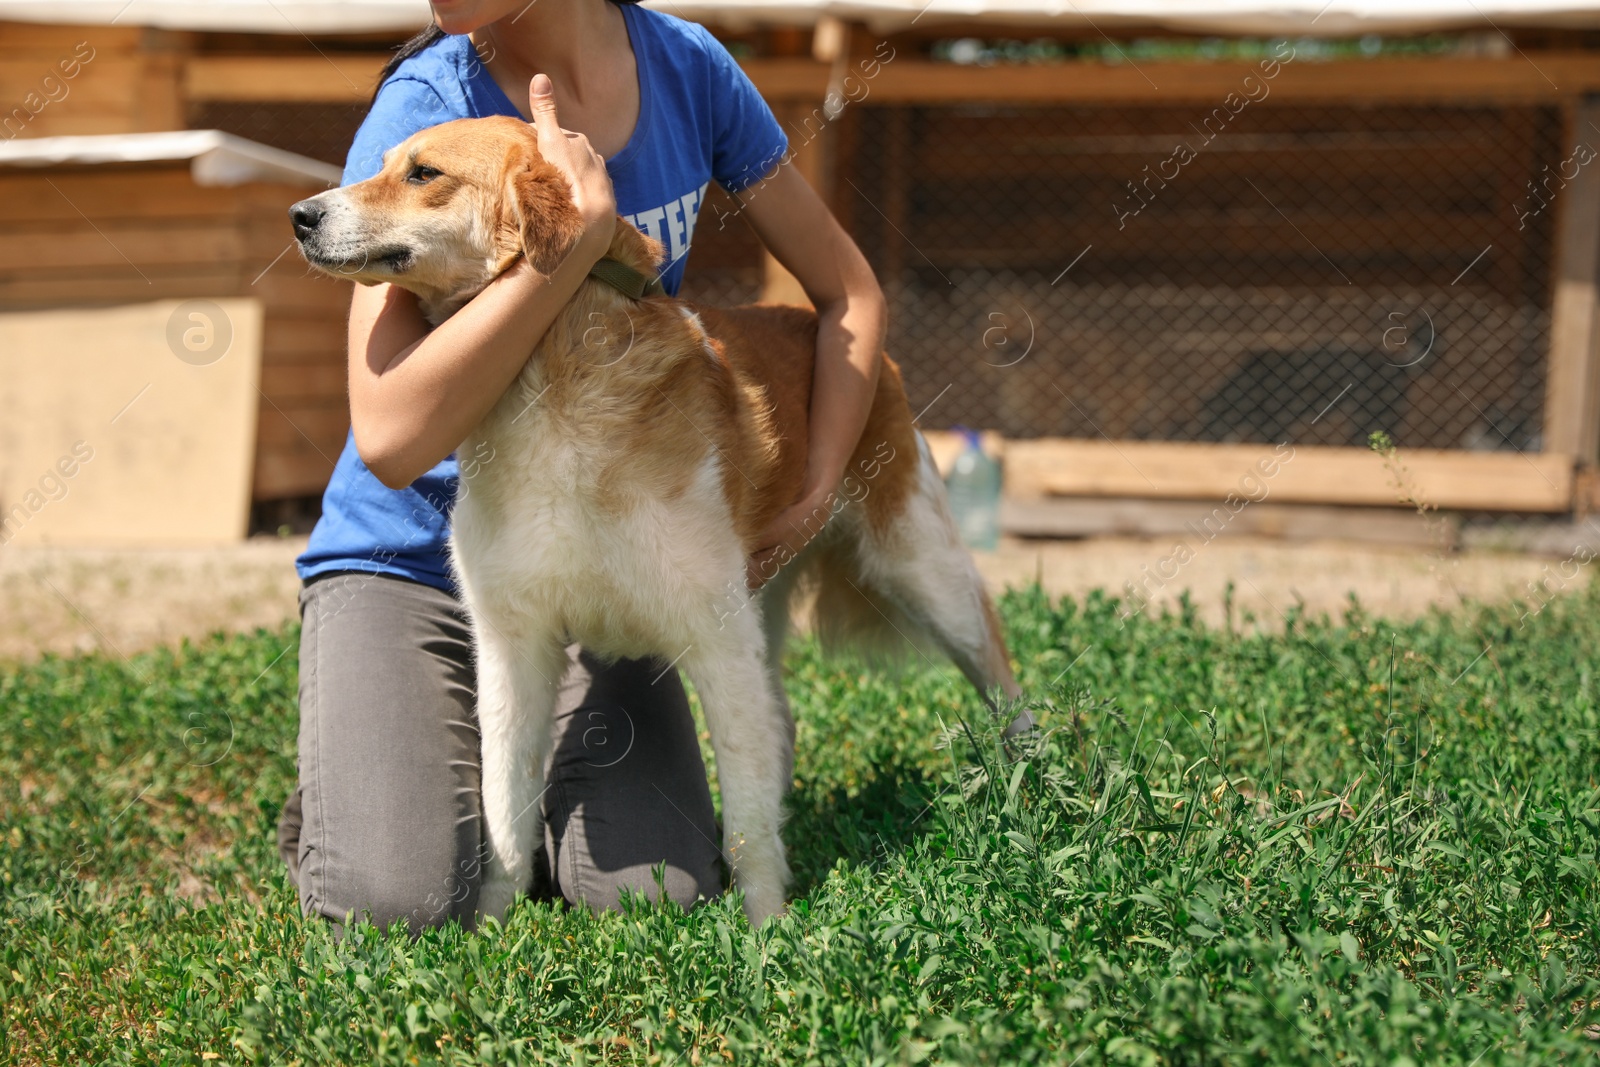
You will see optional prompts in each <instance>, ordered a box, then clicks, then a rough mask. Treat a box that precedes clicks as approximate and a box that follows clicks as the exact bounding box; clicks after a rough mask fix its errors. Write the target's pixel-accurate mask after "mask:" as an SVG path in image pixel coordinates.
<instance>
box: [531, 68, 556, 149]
mask: <svg viewBox="0 0 1600 1067" xmlns="http://www.w3.org/2000/svg"><path fill="white" fill-rule="evenodd" d="M528 110H529V112H531V113H532V114H533V128H534V129H536V130H538V131H539V142H540V144H541V145H543V144H546V143H548V142H550V141H559V140H561V137H560V135H561V134H562V133H564V132H565V131H563V130H562V129H561V123H559V122H557V121H556V87H555V86H554V85H552V84H551V82H550V75H548V74H535V75H534V76H533V81H531V82H529V83H528Z"/></svg>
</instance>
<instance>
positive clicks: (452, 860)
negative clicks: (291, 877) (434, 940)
mask: <svg viewBox="0 0 1600 1067" xmlns="http://www.w3.org/2000/svg"><path fill="white" fill-rule="evenodd" d="M404 860H405V862H403V863H352V864H346V865H341V867H340V868H339V869H338V870H332V871H330V870H327V869H326V866H325V865H318V864H315V863H308V862H304V861H303V862H302V866H301V872H302V877H301V885H300V906H301V909H302V911H303V912H304V913H305V914H307V915H320V916H321V917H323V918H325V919H328V920H329V921H331V922H334V923H336V924H344V923H348V922H359V921H362V920H366V921H369V922H371V923H372V924H373V925H374V926H378V927H381V928H387V927H389V926H391V925H393V924H394V923H396V922H404V923H405V924H406V926H407V927H408V928H409V929H410V931H411V933H412V934H413V935H415V934H419V933H421V932H422V931H423V930H426V929H428V928H430V927H436V926H444V925H446V924H448V923H450V922H452V921H455V922H459V923H461V924H462V925H463V926H466V927H467V928H469V929H470V928H471V927H472V926H473V919H474V915H475V912H476V907H477V898H478V881H479V877H480V874H481V871H480V867H481V864H480V862H479V860H478V857H477V856H475V855H474V856H470V857H457V856H454V855H438V854H436V855H432V856H428V855H420V854H417V853H410V854H408V855H406V856H405V857H404Z"/></svg>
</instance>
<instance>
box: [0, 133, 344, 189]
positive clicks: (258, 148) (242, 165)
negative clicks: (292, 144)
mask: <svg viewBox="0 0 1600 1067" xmlns="http://www.w3.org/2000/svg"><path fill="white" fill-rule="evenodd" d="M184 159H186V160H189V170H190V173H191V174H193V175H194V180H195V183H196V184H198V185H243V184H244V183H245V182H288V183H290V184H292V185H307V186H318V187H322V186H329V185H337V184H339V177H340V171H339V168H338V167H335V166H332V165H330V164H327V163H321V162H318V161H317V160H315V159H308V158H306V157H305V156H300V155H295V154H294V153H293V152H285V151H284V150H283V149H281V148H272V147H270V146H268V145H264V144H257V143H256V142H254V141H247V140H245V139H244V138H243V137H235V136H234V135H233V134H231V133H223V132H222V131H221V130H179V131H177V132H174V133H112V134H103V135H100V136H93V137H29V138H20V137H19V138H17V139H16V140H12V141H3V142H0V167H50V166H61V165H64V164H99V163H152V162H158V161H161V160H184Z"/></svg>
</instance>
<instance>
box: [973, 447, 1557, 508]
mask: <svg viewBox="0 0 1600 1067" xmlns="http://www.w3.org/2000/svg"><path fill="white" fill-rule="evenodd" d="M1278 447H1279V446H1274V445H1212V444H1189V443H1175V442H1154V441H1085V440H1067V439H1063V438H1041V439H1037V440H1025V441H1023V440H1019V441H1008V442H1006V448H1005V485H1006V493H1007V495H1008V496H1012V497H1017V498H1022V499H1026V498H1029V497H1033V498H1038V497H1051V496H1055V497H1144V498H1150V499H1161V500H1209V501H1213V502H1215V503H1217V504H1219V505H1220V504H1221V503H1222V502H1223V501H1225V500H1227V498H1228V496H1229V494H1234V495H1235V496H1236V498H1237V499H1241V500H1243V499H1251V498H1255V499H1257V502H1262V501H1265V500H1267V499H1270V500H1272V501H1273V502H1274V503H1279V504H1351V505H1365V506H1391V507H1392V506H1395V505H1403V504H1405V503H1407V502H1408V498H1411V499H1419V500H1421V501H1422V502H1423V503H1426V504H1430V505H1433V506H1436V507H1441V508H1461V509H1470V510H1485V511H1537V512H1559V511H1567V510H1569V509H1570V508H1571V506H1572V500H1573V461H1572V457H1571V456H1568V455H1561V454H1557V453H1553V452H1540V453H1515V452H1460V451H1445V450H1439V449H1401V450H1400V454H1399V459H1400V463H1401V465H1402V466H1403V468H1404V471H1403V481H1404V487H1403V488H1399V487H1397V486H1396V484H1395V480H1396V479H1395V474H1394V472H1393V471H1391V470H1390V469H1389V468H1388V467H1387V466H1386V465H1385V463H1384V461H1383V459H1382V458H1380V457H1379V456H1377V455H1376V454H1374V453H1372V452H1370V451H1368V450H1366V449H1362V448H1323V447H1313V446H1309V445H1301V446H1296V447H1294V449H1293V450H1292V452H1291V451H1289V450H1288V446H1281V447H1282V448H1283V449H1284V451H1283V452H1278V451H1276V449H1277V448H1278ZM1263 464H1265V466H1263ZM1268 471H1271V473H1267V472H1268Z"/></svg>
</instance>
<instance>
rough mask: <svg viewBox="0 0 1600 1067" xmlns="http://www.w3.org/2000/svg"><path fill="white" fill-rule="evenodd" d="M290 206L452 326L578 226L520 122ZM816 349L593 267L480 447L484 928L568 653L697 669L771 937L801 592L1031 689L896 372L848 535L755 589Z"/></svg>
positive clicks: (850, 507) (484, 123) (334, 267)
mask: <svg viewBox="0 0 1600 1067" xmlns="http://www.w3.org/2000/svg"><path fill="white" fill-rule="evenodd" d="M291 215H292V217H293V219H294V222H295V230H296V234H297V236H298V237H299V240H300V246H301V249H302V251H303V252H304V254H305V257H306V259H307V261H308V262H309V263H311V264H312V265H313V266H314V267H317V268H319V269H321V270H323V271H325V272H327V273H329V274H332V275H334V276H336V277H344V278H352V279H354V280H355V281H358V282H361V283H363V284H368V285H371V284H376V283H379V282H389V283H392V284H394V285H398V286H401V287H403V288H405V289H408V290H410V291H412V292H413V293H415V294H416V295H417V296H418V298H419V300H420V303H421V307H422V310H423V313H424V314H425V315H426V317H427V318H428V320H429V321H430V322H432V323H434V324H435V325H437V324H438V323H439V322H441V321H443V320H444V319H445V318H446V317H448V316H449V315H450V314H451V313H453V312H454V311H455V310H456V309H458V308H460V307H461V306H462V305H463V304H464V303H466V302H467V301H468V300H469V299H471V298H472V296H473V295H475V294H476V293H477V292H479V291H480V290H481V289H482V288H483V287H484V286H485V285H487V284H488V283H489V282H490V281H491V280H492V279H493V278H494V277H495V276H496V275H497V274H499V273H500V272H501V271H503V270H505V269H506V268H507V267H508V266H510V265H511V264H512V263H513V262H514V261H515V259H516V257H517V256H519V255H526V256H527V257H529V259H530V261H531V263H532V265H533V266H534V267H536V268H538V269H540V270H542V271H547V272H548V271H550V270H553V269H554V267H555V265H556V264H557V263H559V262H560V260H561V257H562V256H563V255H564V254H565V253H566V252H567V250H568V249H569V248H570V247H571V245H572V244H573V242H574V241H575V239H576V236H577V233H578V229H579V226H580V221H579V218H578V214H577V209H576V207H575V206H574V205H573V203H572V200H571V195H570V187H569V186H568V185H567V183H566V181H565V179H564V178H563V177H562V176H561V174H560V172H559V171H557V170H556V168H555V167H553V166H552V165H550V164H549V163H548V162H546V161H545V160H544V159H543V158H542V157H541V156H540V154H539V151H538V145H537V141H536V139H535V135H534V130H533V127H531V126H528V125H526V124H524V123H522V122H519V121H517V120H515V119H512V118H486V119H463V120H459V121H455V122H448V123H445V124H443V125H440V126H436V127H433V128H431V129H428V130H424V131H422V132H420V133H418V134H416V135H414V136H413V137H411V138H410V139H409V140H407V141H405V142H404V143H403V144H401V145H399V146H397V147H396V148H394V149H392V150H391V151H390V152H389V153H388V154H387V155H386V156H385V157H384V165H383V170H382V171H381V172H380V173H379V174H378V175H377V176H376V177H374V178H372V179H370V180H368V181H364V182H361V183H359V184H356V185H351V186H348V187H346V188H342V189H334V190H330V191H328V192H325V193H322V194H320V195H318V196H315V197H312V198H311V199H309V200H306V201H302V202H301V203H299V204H296V205H295V206H294V208H293V209H292V210H291ZM660 258H661V248H660V246H659V245H658V244H657V243H656V242H654V241H652V240H650V239H649V238H647V237H645V236H644V235H643V234H641V233H640V232H639V231H638V230H636V229H635V228H634V227H633V226H632V225H630V224H628V223H627V222H625V221H624V220H622V219H620V218H619V219H618V220H617V225H616V233H615V236H614V237H613V239H612V242H611V247H610V251H609V253H608V259H610V260H614V261H617V262H619V263H621V264H624V265H626V267H627V268H631V271H628V272H625V273H628V274H633V272H637V274H636V275H635V276H639V275H643V276H653V274H654V271H655V269H656V266H657V264H658V262H659V261H660ZM602 262H604V261H602ZM816 333H817V320H816V315H815V314H814V313H813V312H811V311H809V310H805V309H801V308H794V307H778V306H745V307H738V308H731V309H726V310H723V309H716V308H709V307H698V306H694V305H691V304H687V303H685V302H683V301H679V300H673V299H669V298H667V297H664V296H655V297H649V298H645V299H637V298H633V297H630V296H629V295H625V294H624V292H622V291H620V290H619V288H618V287H615V286H614V285H613V284H608V283H607V282H605V281H602V280H600V279H598V278H595V277H591V278H589V279H587V280H586V281H585V282H584V283H583V285H582V286H581V287H580V288H579V290H578V292H577V295H576V296H575V297H574V298H573V299H572V301H571V303H570V304H568V306H567V307H566V309H565V311H564V312H563V313H562V315H561V316H560V317H559V318H558V319H557V320H556V321H555V323H554V324H553V325H552V326H551V327H550V329H549V331H548V332H547V333H546V334H545V336H544V338H543V340H542V341H541V342H540V343H539V345H538V346H537V347H536V348H535V349H534V351H533V355H532V358H531V359H529V361H528V364H527V366H526V367H525V368H524V369H523V371H522V373H521V376H520V377H519V378H518V379H517V381H516V382H514V383H513V384H512V386H511V387H510V388H509V389H508V390H507V392H506V394H505V395H504V397H502V398H501V399H500V401H499V403H498V404H497V405H496V406H495V408H494V409H493V411H492V412H491V413H490V414H489V415H488V416H487V417H486V418H485V419H484V421H483V423H482V424H481V425H480V426H479V427H478V428H477V431H476V432H475V433H474V434H473V436H472V437H471V438H469V439H468V440H467V441H466V442H464V443H463V444H462V446H461V448H460V450H459V454H460V455H462V456H464V457H473V460H472V461H471V462H467V461H463V463H462V468H463V477H462V483H461V489H460V494H459V499H458V500H457V502H456V504H455V508H454V512H453V515H452V520H451V522H452V526H453V534H452V537H451V542H450V552H451V558H452V561H453V563H454V566H455V570H456V574H457V577H458V580H459V582H460V586H461V589H462V592H463V594H464V597H465V602H466V606H467V608H468V611H469V613H470V615H471V618H472V622H473V636H474V640H475V642H476V655H477V669H478V718H479V725H480V729H481V731H482V745H483V751H482V756H483V806H484V818H485V829H486V834H487V842H486V845H487V850H488V854H489V863H488V867H487V869H486V871H485V875H484V883H483V886H482V888H481V891H480V895H479V904H478V908H479V912H480V914H484V915H495V916H500V915H503V914H504V912H505V910H506V908H507V907H508V906H509V905H510V904H511V903H512V900H513V898H514V897H515V895H516V893H517V892H518V891H520V890H522V889H523V888H524V887H526V886H528V884H529V882H530V877H531V861H532V857H533V852H534V847H535V844H536V842H538V841H539V840H540V839H541V838H540V827H539V798H540V795H541V792H542V789H543V777H544V774H543V768H544V762H545V756H546V751H547V745H548V738H549V733H550V722H551V711H552V706H553V703H554V700H555V691H556V683H557V682H558V681H559V680H560V678H561V675H562V673H563V671H564V670H565V667H566V664H567V658H566V655H565V653H564V651H563V650H564V646H565V645H566V644H567V643H568V641H569V640H571V641H576V642H578V643H580V644H582V645H583V646H584V647H585V648H586V649H588V650H589V651H590V652H593V653H596V654H599V655H601V656H604V657H625V656H626V657H637V656H646V655H649V656H659V657H660V658H661V659H662V660H663V661H670V662H672V663H676V664H678V665H680V666H681V667H682V668H683V669H684V671H685V672H686V673H687V674H688V676H689V678H690V680H691V681H692V682H693V684H694V686H695V689H696V690H697V691H698V693H699V695H700V700H701V703H702V705H703V707H704V709H705V715H706V722H707V725H708V727H709V728H710V731H711V741H712V745H713V747H714V749H715V752H716V757H717V774H718V779H719V782H720V784H721V787H722V801H723V827H724V855H725V856H726V858H727V861H728V863H729V865H730V867H731V869H732V871H733V875H734V880H735V883H736V884H737V885H738V887H739V888H740V889H742V890H743V892H744V907H745V912H746V914H747V915H748V916H749V917H750V920H751V921H752V922H753V923H760V922H762V921H763V920H764V919H766V918H767V917H768V916H771V915H773V914H775V913H777V912H779V911H781V910H782V908H783V902H784V891H785V888H786V885H787V882H788V878H789V869H788V864H787V862H786V861H785V858H784V848H783V842H782V840H781V838H780V836H779V829H780V824H781V822H782V801H783V796H784V793H785V791H786V790H787V788H788V785H789V783H790V781H791V779H792V777H793V766H792V765H793V758H794V755H793V753H794V724H793V721H792V719H791V718H790V715H789V708H788V702H787V700H786V698H785V696H784V692H783V687H782V678H781V673H780V665H779V661H780V657H781V653H782V650H783V642H784V638H785V635H786V631H787V626H788V622H789V600H790V595H791V593H792V592H793V591H794V589H795V588H796V584H797V582H798V581H800V580H802V579H810V580H812V581H814V582H815V584H816V592H817V599H816V615H817V624H818V627H819V630H820V631H821V633H822V636H823V637H824V639H825V640H827V641H828V642H829V643H830V645H837V644H838V643H840V642H844V643H848V644H851V645H854V646H856V647H863V646H873V647H878V646H881V645H883V644H884V643H885V642H884V641H883V640H882V639H883V638H885V637H887V638H890V639H894V638H896V637H900V638H906V639H909V640H911V641H913V642H916V643H928V644H931V645H932V646H933V647H935V648H937V649H939V650H941V651H943V652H944V653H945V654H946V655H947V656H949V658H950V659H951V660H953V661H954V662H955V664H956V665H957V666H958V667H959V668H960V669H961V671H962V672H963V673H964V674H965V675H966V676H967V678H968V679H970V680H971V682H972V684H973V685H975V686H976V687H977V688H978V690H979V691H980V692H981V693H983V694H984V696H985V699H987V700H990V701H991V702H992V701H993V700H994V699H995V698H996V697H998V696H1000V695H1001V694H1003V695H1005V696H1007V697H1015V696H1016V695H1017V692H1018V690H1017V684H1016V681H1015V680H1014V679H1013V677H1012V673H1011V667H1010V665H1009V663H1008V661H1007V655H1006V647H1005V643H1004V640H1003V638H1002V636H1001V633H1000V626H999V623H998V621H997V619H996V617H995V613H994V609H993V606H992V605H991V603H990V601H989V597H988V595H987V594H986V593H985V591H984V587H983V584H982V581H981V580H980V578H979V576H978V573H977V570H976V568H975V567H974V566H973V563H972V559H971V557H970V556H969V554H968V553H967V552H966V551H965V549H964V548H963V547H962V545H961V542H960V540H959V538H958V536H957V532H956V528H955V524H954V522H953V520H952V518H951V514H950V508H949V503H948V501H947V500H946V497H945V492H944V486H943V483H942V482H941V481H940V478H939V474H938V471H937V469H936V468H935V467H934V464H933V460H932V458H931V457H930V455H929V453H928V450H927V445H926V443H925V442H923V441H922V439H921V436H920V435H919V434H918V433H917V432H916V430H915V429H914V428H913V426H912V417H911V412H910V409H909V407H908V406H907V402H906V396H905V392H904V389H903V388H902V386H901V381H900V373H899V370H898V369H897V368H896V366H895V364H894V363H893V362H892V361H891V360H889V359H888V357H887V355H885V357H884V363H883V369H882V373H881V375H880V378H879V385H878V390H877V394H876V396H875V398H874V401H873V405H872V411H871V415H870V417H869V419H868V422H867V426H866V430H865V432H864V433H863V434H862V437H861V441H860V443H859V445H858V446H857V447H856V450H855V453H854V455H853V456H852V457H851V461H850V466H849V469H848V472H847V474H846V476H845V478H844V480H843V482H842V483H841V484H840V486H839V487H838V490H837V494H836V497H835V500H836V503H835V505H834V506H833V507H832V509H831V511H832V514H831V518H828V521H827V523H826V526H825V527H823V529H822V532H821V533H820V535H819V536H818V537H817V538H816V539H815V540H813V541H812V542H811V543H810V545H809V546H808V547H807V548H806V549H805V550H804V551H803V552H801V554H800V555H799V557H798V558H797V559H796V560H794V561H793V562H792V563H790V564H789V565H787V566H784V567H783V568H782V569H781V570H779V572H778V573H777V575H776V576H775V577H774V578H772V580H770V581H768V582H767V583H766V585H765V586H764V587H763V588H762V590H761V591H760V593H758V594H757V593H750V592H748V591H747V590H746V584H745V560H746V557H747V555H748V554H749V553H750V552H752V551H753V550H754V549H756V548H758V547H761V546H758V545H757V544H756V543H755V538H756V537H757V536H758V535H759V533H760V532H761V531H762V529H763V528H764V527H765V526H766V524H767V523H768V522H770V521H771V520H772V519H773V518H774V517H775V516H776V515H777V514H778V513H779V512H781V511H782V510H783V509H784V508H785V507H786V506H787V505H788V504H789V503H790V502H792V501H793V500H794V499H795V498H796V497H797V496H798V494H799V490H800V485H801V482H802V478H803V475H804V472H805V464H806V430H807V411H808V406H809V402H810V394H811V380H812V362H813V356H814V351H815V344H816ZM824 518H827V517H826V516H818V523H819V525H820V524H821V521H822V520H823V519H824ZM1014 725H1015V724H1014Z"/></svg>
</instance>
